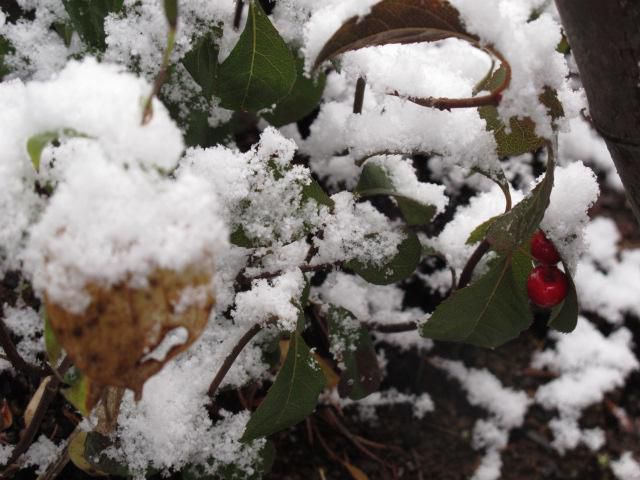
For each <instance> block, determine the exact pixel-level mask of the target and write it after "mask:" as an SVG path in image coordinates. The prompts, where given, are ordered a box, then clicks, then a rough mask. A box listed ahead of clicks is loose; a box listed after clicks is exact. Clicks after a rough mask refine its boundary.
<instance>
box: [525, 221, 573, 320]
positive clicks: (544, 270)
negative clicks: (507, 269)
mask: <svg viewBox="0 0 640 480" xmlns="http://www.w3.org/2000/svg"><path fill="white" fill-rule="evenodd" d="M531 255H532V256H533V258H535V259H536V260H537V261H538V262H539V263H540V265H538V266H537V267H535V268H534V269H533V270H532V272H531V274H530V275H529V279H528V280H527V290H528V292H529V298H530V299H531V301H532V302H533V303H535V304H536V305H538V306H539V307H542V308H552V307H555V306H556V305H558V304H560V303H561V302H562V301H563V300H564V298H565V297H566V296H567V290H568V288H569V283H568V281H567V276H566V275H565V274H564V272H563V271H562V270H560V269H559V268H558V267H557V266H556V265H557V264H558V262H559V261H560V260H561V259H560V255H559V254H558V251H557V250H556V247H554V246H553V243H551V241H550V240H549V239H548V238H547V237H546V236H545V234H544V232H543V231H542V230H538V231H537V232H536V233H534V234H533V237H531Z"/></svg>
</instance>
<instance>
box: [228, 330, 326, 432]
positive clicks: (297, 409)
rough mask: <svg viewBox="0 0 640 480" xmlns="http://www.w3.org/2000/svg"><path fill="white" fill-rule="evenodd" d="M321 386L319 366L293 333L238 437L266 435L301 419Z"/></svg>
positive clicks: (322, 379)
mask: <svg viewBox="0 0 640 480" xmlns="http://www.w3.org/2000/svg"><path fill="white" fill-rule="evenodd" d="M324 387H325V378H324V375H323V374H322V369H321V368H320V366H319V365H318V364H317V362H316V361H315V360H314V359H313V356H312V355H311V352H310V351H309V347H307V344H306V343H305V342H304V340H303V339H302V336H300V335H299V334H297V333H296V334H294V335H293V336H292V337H291V342H290V344H289V351H288V353H287V359H286V360H285V362H284V365H283V366H282V368H281V369H280V371H279V372H278V376H277V377H276V380H275V382H274V384H273V385H272V386H271V388H270V389H269V391H268V392H267V396H266V398H265V399H264V400H263V401H262V403H261V404H260V406H259V407H258V409H257V410H256V411H255V412H253V415H251V418H250V419H249V422H248V423H247V428H246V430H245V432H244V435H243V436H242V439H241V441H243V442H249V441H251V440H255V439H256V438H260V437H266V436H267V435H271V434H273V433H276V432H279V431H280V430H284V429H285V428H288V427H291V426H293V425H295V424H297V423H298V422H300V421H302V420H304V419H305V418H306V417H308V416H309V415H310V414H311V413H312V412H313V410H314V409H315V407H316V404H317V401H318V395H319V394H320V392H321V391H322V389H323V388H324Z"/></svg>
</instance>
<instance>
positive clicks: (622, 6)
mask: <svg viewBox="0 0 640 480" xmlns="http://www.w3.org/2000/svg"><path fill="white" fill-rule="evenodd" d="M556 5H557V6H558V11H559V12H560V16H561V18H562V23H563V26H564V29H565V33H566V35H567V38H568V40H569V44H570V45H571V49H572V51H573V55H574V57H575V59H576V63H577V64H578V69H579V70H580V78H581V79H582V83H583V85H584V89H585V91H586V93H587V99H588V101H589V110H590V113H591V118H592V119H593V123H594V126H595V128H596V129H597V130H598V132H599V133H600V134H601V135H602V137H603V138H604V139H605V141H606V142H607V147H608V148H609V151H610V152H611V156H612V157H613V161H614V162H615V165H616V168H617V169H618V173H619V174H620V178H621V179H622V183H623V184H624V187H625V189H626V192H627V198H628V199H629V202H630V203H631V207H632V209H633V213H634V214H635V216H636V219H637V220H638V222H640V1H639V0H556Z"/></svg>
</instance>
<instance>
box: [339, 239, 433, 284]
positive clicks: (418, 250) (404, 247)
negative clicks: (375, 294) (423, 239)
mask: <svg viewBox="0 0 640 480" xmlns="http://www.w3.org/2000/svg"><path fill="white" fill-rule="evenodd" d="M406 235H407V238H406V239H405V240H404V241H403V242H402V243H401V244H400V245H399V246H398V253H397V254H396V256H395V257H393V258H392V259H391V260H390V261H388V262H387V263H385V264H383V265H372V264H367V263H364V262H362V261H360V260H351V261H349V262H347V264H346V266H347V268H350V269H351V270H353V271H354V272H356V273H357V274H358V275H360V276H361V277H362V278H364V279H365V280H366V281H367V282H369V283H373V284H374V285H390V284H392V283H396V282H399V281H400V280H404V279H405V278H408V277H410V276H411V275H412V274H413V272H415V271H416V268H418V265H419V263H420V258H421V256H422V245H421V244H420V240H418V236H417V235H416V234H415V233H413V232H412V231H407V232H406Z"/></svg>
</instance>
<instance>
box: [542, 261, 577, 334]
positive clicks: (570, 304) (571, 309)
mask: <svg viewBox="0 0 640 480" xmlns="http://www.w3.org/2000/svg"><path fill="white" fill-rule="evenodd" d="M564 271H565V274H566V276H567V282H568V283H569V291H568V292H567V296H566V297H565V299H564V301H563V302H562V303H561V304H560V305H557V306H556V307H554V308H553V310H551V317H549V327H551V328H553V329H554V330H557V331H559V332H562V333H571V332H573V331H574V330H575V328H576V325H578V314H579V313H580V309H579V306H578V293H577V292H576V286H575V284H574V283H573V278H571V274H570V273H569V269H568V268H567V265H566V264H564Z"/></svg>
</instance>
